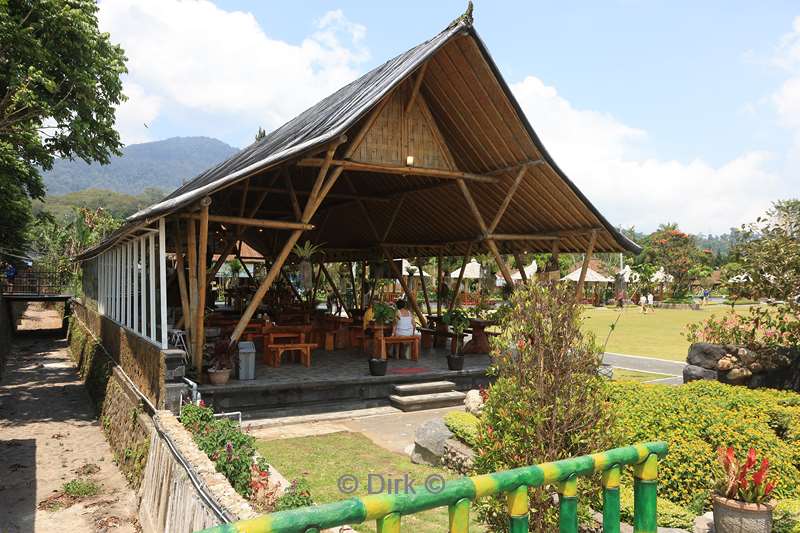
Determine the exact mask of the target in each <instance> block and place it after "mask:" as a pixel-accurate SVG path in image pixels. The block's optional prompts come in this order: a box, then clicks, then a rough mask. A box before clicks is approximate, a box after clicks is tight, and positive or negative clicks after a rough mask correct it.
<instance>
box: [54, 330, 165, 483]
mask: <svg viewBox="0 0 800 533" xmlns="http://www.w3.org/2000/svg"><path fill="white" fill-rule="evenodd" d="M69 343H70V356H71V357H72V360H73V361H74V362H75V365H76V366H77V367H78V373H79V375H80V377H81V379H82V380H83V382H84V385H85V386H86V390H87V391H88V393H89V397H90V398H91V399H92V402H93V403H94V405H95V407H96V409H97V412H98V415H99V417H100V420H101V422H102V426H103V431H104V432H105V435H106V440H108V443H109V445H110V446H111V449H112V451H113V452H114V458H115V460H116V461H117V464H118V466H119V468H120V470H121V471H122V473H123V474H124V475H125V477H126V478H127V480H128V482H129V483H130V484H131V486H133V487H134V488H138V487H139V485H140V484H141V480H142V474H143V470H144V465H145V461H146V459H147V452H148V447H149V443H150V433H151V432H152V423H151V422H150V419H149V417H148V416H146V415H145V414H144V411H145V405H144V402H143V401H142V400H141V398H140V397H139V395H138V394H136V391H135V390H134V389H133V387H132V386H131V384H130V382H129V381H128V379H127V378H126V376H125V374H124V372H123V371H122V368H121V367H120V366H119V365H117V363H116V362H115V361H114V360H113V359H112V358H111V356H110V355H109V354H108V353H106V351H105V349H104V348H103V346H102V345H101V344H100V342H99V341H98V339H96V338H95V337H94V336H93V335H92V334H91V332H90V331H89V329H88V328H87V327H86V326H85V325H84V324H83V322H81V321H80V319H77V318H73V319H72V320H70V331H69Z"/></svg>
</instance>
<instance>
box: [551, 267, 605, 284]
mask: <svg viewBox="0 0 800 533" xmlns="http://www.w3.org/2000/svg"><path fill="white" fill-rule="evenodd" d="M580 279H581V269H580V268H578V269H575V270H574V271H572V272H570V273H569V274H567V275H566V276H564V277H563V278H561V280H562V281H564V280H569V281H575V282H577V281H578V280H580ZM584 281H585V282H586V283H611V282H613V281H614V280H613V279H612V278H607V277H605V276H604V275H602V274H600V273H599V272H597V271H595V270H592V269H591V268H587V269H586V279H585V280H584Z"/></svg>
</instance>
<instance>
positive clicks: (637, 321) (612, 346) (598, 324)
mask: <svg viewBox="0 0 800 533" xmlns="http://www.w3.org/2000/svg"><path fill="white" fill-rule="evenodd" d="M729 311H730V307H728V306H724V305H709V306H706V307H703V308H702V309H701V310H700V311H693V310H691V309H656V310H655V312H654V313H650V312H648V313H647V314H646V315H643V314H642V313H641V311H640V310H639V308H638V307H626V308H625V310H624V311H623V312H622V313H621V315H622V316H621V317H620V319H619V322H617V326H616V328H615V330H614V332H613V333H612V334H611V338H610V339H609V341H608V346H607V347H606V351H609V352H615V353H623V354H629V355H644V356H650V357H658V358H661V359H672V360H675V361H685V360H686V353H687V351H688V348H689V342H688V341H687V340H686V338H685V337H684V336H682V335H681V333H684V332H685V331H686V324H689V323H692V322H700V321H701V320H705V319H706V318H708V317H709V316H711V315H712V314H716V315H717V316H719V315H722V314H724V313H727V312H729ZM736 312H737V313H745V312H747V307H746V306H742V307H737V308H736ZM617 315H620V312H619V311H618V310H617V309H615V308H606V307H601V308H594V307H587V308H586V310H585V312H584V327H585V328H586V330H588V331H591V332H592V333H594V334H595V336H596V337H597V342H598V343H599V344H600V345H602V344H603V343H604V342H605V339H606V336H607V335H608V331H609V326H611V324H613V323H614V321H615V320H616V319H617Z"/></svg>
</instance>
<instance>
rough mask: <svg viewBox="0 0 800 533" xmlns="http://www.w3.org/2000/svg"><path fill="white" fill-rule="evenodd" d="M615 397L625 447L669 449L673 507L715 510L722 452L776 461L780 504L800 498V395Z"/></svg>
mask: <svg viewBox="0 0 800 533" xmlns="http://www.w3.org/2000/svg"><path fill="white" fill-rule="evenodd" d="M609 390H610V395H611V404H612V406H613V409H614V413H615V423H614V427H613V431H612V433H613V434H614V435H615V437H616V438H617V439H619V441H618V443H617V444H618V445H623V444H630V443H634V442H644V441H652V440H664V441H667V442H668V443H669V454H668V455H667V457H666V458H665V459H664V460H662V461H661V462H660V464H659V480H660V484H661V485H660V487H659V494H660V495H661V496H663V497H665V498H667V499H669V500H670V501H672V502H674V503H676V504H679V505H683V506H687V507H688V506H691V507H692V508H693V509H696V510H698V511H699V510H700V509H699V508H700V507H703V506H706V507H707V505H708V501H709V499H708V498H709V494H710V490H711V489H712V487H713V483H714V473H715V469H716V450H717V448H719V447H720V446H733V447H734V448H735V449H736V452H737V453H738V454H744V453H746V452H747V450H748V449H749V448H750V447H753V448H755V449H756V450H757V451H758V453H759V456H764V457H766V458H767V459H769V461H770V477H771V478H772V479H775V480H776V481H777V483H778V484H777V487H776V488H775V495H776V497H777V498H779V499H780V498H790V497H796V496H798V495H800V395H798V394H796V393H792V392H786V391H774V390H764V389H762V390H751V389H746V388H744V387H735V386H731V385H725V384H722V383H718V382H716V381H695V382H692V383H689V384H687V385H683V386H680V387H672V386H666V385H643V384H639V383H631V382H619V383H610V384H609ZM698 502H700V504H699V505H698Z"/></svg>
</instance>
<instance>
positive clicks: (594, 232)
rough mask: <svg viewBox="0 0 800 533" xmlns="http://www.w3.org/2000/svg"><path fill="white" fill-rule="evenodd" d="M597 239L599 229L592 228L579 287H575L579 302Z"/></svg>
mask: <svg viewBox="0 0 800 533" xmlns="http://www.w3.org/2000/svg"><path fill="white" fill-rule="evenodd" d="M595 241H597V230H592V236H591V237H590V238H589V247H588V248H587V249H586V256H585V257H584V258H583V265H581V275H580V277H579V278H578V287H577V288H576V289H575V299H576V300H578V301H579V302H580V301H581V299H582V298H583V283H584V281H586V272H587V270H588V269H589V261H591V260H592V253H593V252H594V244H595Z"/></svg>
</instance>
